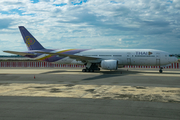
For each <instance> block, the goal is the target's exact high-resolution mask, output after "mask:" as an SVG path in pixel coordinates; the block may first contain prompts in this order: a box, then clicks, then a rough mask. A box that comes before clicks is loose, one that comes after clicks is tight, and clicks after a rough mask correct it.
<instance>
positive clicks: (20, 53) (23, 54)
mask: <svg viewBox="0 0 180 120" xmlns="http://www.w3.org/2000/svg"><path fill="white" fill-rule="evenodd" d="M3 52H6V53H12V54H17V55H21V56H25V55H34V54H31V53H25V52H16V51H3Z"/></svg>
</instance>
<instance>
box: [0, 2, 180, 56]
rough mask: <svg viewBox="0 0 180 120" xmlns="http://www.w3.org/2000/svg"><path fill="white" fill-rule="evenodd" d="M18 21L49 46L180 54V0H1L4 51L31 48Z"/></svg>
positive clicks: (1, 47)
mask: <svg viewBox="0 0 180 120" xmlns="http://www.w3.org/2000/svg"><path fill="white" fill-rule="evenodd" d="M18 26H25V27H26V28H27V29H28V30H29V31H30V32H31V34H33V36H34V37H35V38H36V39H37V40H38V41H39V42H40V43H41V44H42V45H43V46H44V47H45V48H49V49H65V48H67V49H69V48H77V49H158V50H163V51H167V52H170V53H173V54H180V0H109V1H108V0H0V55H9V54H8V53H3V52H2V51H3V50H12V51H27V47H26V45H25V44H24V41H23V39H22V36H21V34H20V32H19V29H18Z"/></svg>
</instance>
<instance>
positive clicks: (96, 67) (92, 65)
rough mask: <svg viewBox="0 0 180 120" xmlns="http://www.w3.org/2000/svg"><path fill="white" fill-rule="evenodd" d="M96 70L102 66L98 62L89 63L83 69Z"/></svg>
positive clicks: (85, 70) (84, 70) (86, 70)
mask: <svg viewBox="0 0 180 120" xmlns="http://www.w3.org/2000/svg"><path fill="white" fill-rule="evenodd" d="M94 70H99V71H100V68H99V67H98V65H97V64H95V63H92V64H90V65H89V64H87V65H86V69H82V72H94Z"/></svg>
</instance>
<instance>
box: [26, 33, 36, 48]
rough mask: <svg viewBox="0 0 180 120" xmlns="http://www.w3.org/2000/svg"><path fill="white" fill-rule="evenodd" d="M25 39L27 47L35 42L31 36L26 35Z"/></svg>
mask: <svg viewBox="0 0 180 120" xmlns="http://www.w3.org/2000/svg"><path fill="white" fill-rule="evenodd" d="M25 40H26V45H27V46H28V47H29V46H30V45H33V44H34V43H35V42H36V41H35V40H34V39H33V38H30V37H29V36H26V38H25Z"/></svg>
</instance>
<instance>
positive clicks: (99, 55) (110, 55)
mask: <svg viewBox="0 0 180 120" xmlns="http://www.w3.org/2000/svg"><path fill="white" fill-rule="evenodd" d="M99 56H111V55H99Z"/></svg>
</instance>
